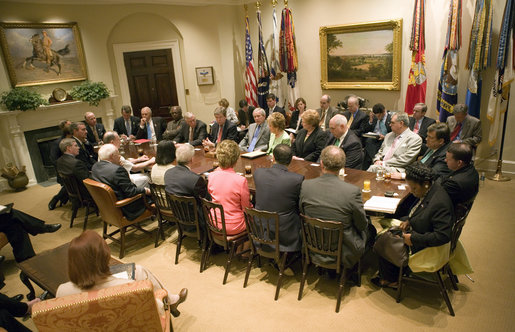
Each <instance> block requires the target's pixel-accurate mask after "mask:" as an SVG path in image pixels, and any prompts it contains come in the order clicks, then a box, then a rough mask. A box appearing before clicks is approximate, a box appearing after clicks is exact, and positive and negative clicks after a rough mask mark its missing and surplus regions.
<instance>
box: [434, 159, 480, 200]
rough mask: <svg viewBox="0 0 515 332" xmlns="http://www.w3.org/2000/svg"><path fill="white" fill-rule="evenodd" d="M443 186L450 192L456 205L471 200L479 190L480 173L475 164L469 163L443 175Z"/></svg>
mask: <svg viewBox="0 0 515 332" xmlns="http://www.w3.org/2000/svg"><path fill="white" fill-rule="evenodd" d="M442 187H444V189H445V190H446V191H447V193H448V194H449V197H450V198H451V200H452V202H453V203H454V206H456V205H457V204H459V203H468V202H471V201H472V200H473V199H474V198H475V197H476V195H477V193H478V191H479V174H478V172H477V171H476V168H475V167H474V165H467V166H465V167H463V168H460V169H459V170H457V171H454V172H451V173H450V174H449V175H448V176H446V177H443V178H442Z"/></svg>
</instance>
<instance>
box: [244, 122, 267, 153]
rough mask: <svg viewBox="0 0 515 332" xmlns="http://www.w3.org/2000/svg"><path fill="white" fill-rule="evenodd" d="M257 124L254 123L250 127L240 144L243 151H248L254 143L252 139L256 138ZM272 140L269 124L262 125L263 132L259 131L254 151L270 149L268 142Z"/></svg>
mask: <svg viewBox="0 0 515 332" xmlns="http://www.w3.org/2000/svg"><path fill="white" fill-rule="evenodd" d="M256 128H257V124H256V123H253V124H251V125H250V126H249V130H248V131H247V134H246V135H245V137H244V138H243V139H242V140H241V142H240V148H241V149H242V150H245V151H247V149H248V148H249V145H250V143H251V142H252V138H253V137H254V133H255V132H256ZM269 140H270V128H268V124H267V123H266V121H265V122H263V123H262V124H261V130H260V131H259V134H258V137H257V142H256V145H255V146H254V151H256V150H263V151H266V150H267V149H268V141H269Z"/></svg>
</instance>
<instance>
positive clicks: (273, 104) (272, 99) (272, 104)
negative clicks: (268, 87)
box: [265, 93, 286, 118]
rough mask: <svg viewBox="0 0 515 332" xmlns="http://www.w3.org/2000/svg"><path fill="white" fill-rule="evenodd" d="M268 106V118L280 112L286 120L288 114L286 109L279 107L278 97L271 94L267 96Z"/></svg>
mask: <svg viewBox="0 0 515 332" xmlns="http://www.w3.org/2000/svg"><path fill="white" fill-rule="evenodd" d="M266 105H267V106H268V108H267V109H266V110H265V112H266V117H267V118H268V116H269V115H270V114H272V113H273V112H279V113H281V114H282V115H284V117H285V118H286V112H285V111H284V109H282V108H281V107H279V106H277V97H276V96H275V95H274V94H273V93H269V94H268V95H267V96H266Z"/></svg>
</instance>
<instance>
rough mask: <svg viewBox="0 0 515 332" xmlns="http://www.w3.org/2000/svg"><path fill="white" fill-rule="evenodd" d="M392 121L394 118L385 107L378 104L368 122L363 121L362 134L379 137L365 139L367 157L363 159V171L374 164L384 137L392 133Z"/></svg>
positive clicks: (364, 145) (373, 108)
mask: <svg viewBox="0 0 515 332" xmlns="http://www.w3.org/2000/svg"><path fill="white" fill-rule="evenodd" d="M391 120H392V117H391V115H390V114H389V113H388V112H386V109H385V107H384V105H383V104H381V103H378V104H375V105H374V107H372V112H371V113H370V114H369V119H368V121H363V123H362V124H361V126H362V127H361V132H362V133H363V134H366V133H369V132H370V133H374V134H376V135H377V137H363V147H364V150H365V157H364V159H363V168H362V169H364V170H366V169H368V167H369V166H370V165H371V164H372V160H373V159H374V157H375V155H376V153H377V151H379V149H380V148H381V144H383V140H384V137H385V136H386V134H388V133H389V132H391V131H392V128H391V127H390V121H391Z"/></svg>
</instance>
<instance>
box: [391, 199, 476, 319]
mask: <svg viewBox="0 0 515 332" xmlns="http://www.w3.org/2000/svg"><path fill="white" fill-rule="evenodd" d="M471 206H472V204H458V205H457V206H456V209H455V215H456V216H457V218H458V219H457V220H456V222H455V223H454V225H453V226H452V233H451V243H450V255H449V257H452V254H453V253H454V250H455V249H456V246H457V244H458V240H459V237H460V235H461V232H462V230H463V226H465V222H466V220H467V216H468V213H469V211H470V207H471ZM428 272H431V273H432V274H433V277H434V280H430V279H426V278H420V277H417V274H416V273H414V274H412V275H409V276H408V275H404V274H405V267H401V268H400V271H399V279H398V282H399V287H398V288H397V296H396V301H397V303H399V302H400V301H401V294H402V285H403V282H406V281H408V280H410V281H415V282H419V283H423V284H428V285H436V286H438V288H439V290H440V293H441V294H442V297H443V299H444V301H445V304H446V305H447V308H448V309H449V313H450V314H451V316H455V313H454V309H453V307H452V304H451V300H450V298H449V294H448V293H447V289H446V288H445V284H444V279H442V275H443V276H445V275H447V276H448V278H449V280H450V281H451V285H452V288H453V289H454V290H458V284H457V282H458V278H457V277H456V276H455V275H454V273H453V272H452V269H451V267H450V265H449V261H447V262H446V263H445V264H444V265H443V266H442V267H441V268H440V269H438V270H437V271H434V272H433V271H428Z"/></svg>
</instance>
